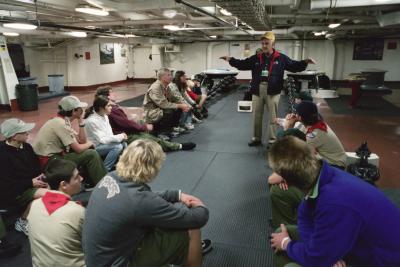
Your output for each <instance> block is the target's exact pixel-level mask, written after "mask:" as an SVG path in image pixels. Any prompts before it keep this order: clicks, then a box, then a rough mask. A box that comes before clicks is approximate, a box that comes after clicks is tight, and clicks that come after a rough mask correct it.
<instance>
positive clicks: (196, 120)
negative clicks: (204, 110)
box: [192, 116, 203, 123]
mask: <svg viewBox="0 0 400 267" xmlns="http://www.w3.org/2000/svg"><path fill="white" fill-rule="evenodd" d="M192 122H193V123H202V122H203V121H202V120H200V119H198V118H196V117H195V116H193V117H192Z"/></svg>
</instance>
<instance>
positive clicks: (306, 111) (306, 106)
mask: <svg viewBox="0 0 400 267" xmlns="http://www.w3.org/2000/svg"><path fill="white" fill-rule="evenodd" d="M295 109H296V112H297V114H299V115H300V116H301V117H303V118H309V117H310V116H312V115H313V114H317V115H318V108H317V105H315V103H313V102H311V101H301V103H299V104H298V105H296V106H295Z"/></svg>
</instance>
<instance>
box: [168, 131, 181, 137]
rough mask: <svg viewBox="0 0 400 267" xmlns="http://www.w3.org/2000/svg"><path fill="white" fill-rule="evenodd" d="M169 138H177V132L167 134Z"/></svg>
mask: <svg viewBox="0 0 400 267" xmlns="http://www.w3.org/2000/svg"><path fill="white" fill-rule="evenodd" d="M169 136H170V138H176V137H178V136H179V132H175V131H172V132H171V133H170V134H169Z"/></svg>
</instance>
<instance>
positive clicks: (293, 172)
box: [268, 136, 400, 267]
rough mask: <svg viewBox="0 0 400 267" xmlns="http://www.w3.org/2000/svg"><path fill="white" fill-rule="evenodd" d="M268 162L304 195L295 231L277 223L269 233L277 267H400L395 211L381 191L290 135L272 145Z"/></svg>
mask: <svg viewBox="0 0 400 267" xmlns="http://www.w3.org/2000/svg"><path fill="white" fill-rule="evenodd" d="M268 160H269V165H270V167H271V168H272V170H273V171H274V172H276V173H277V174H278V175H280V176H282V178H283V179H284V180H285V182H286V183H287V184H288V186H289V187H290V186H294V187H297V188H298V189H299V190H301V191H302V192H304V194H305V198H304V200H303V201H302V202H301V204H300V207H299V209H298V223H297V230H296V231H288V229H287V227H286V226H285V225H284V224H281V232H280V233H273V234H272V238H271V246H272V248H273V249H275V251H276V252H277V255H276V261H277V264H278V266H285V265H286V264H290V265H287V266H299V265H297V264H300V265H301V266H304V267H308V266H310V267H316V266H326V267H332V266H356V267H358V266H362V267H395V266H400V253H399V252H400V242H399V240H400V228H399V225H400V210H399V208H397V207H396V206H395V205H394V204H393V203H392V202H391V201H390V200H389V199H387V198H386V196H385V195H384V194H383V192H381V191H380V190H379V189H377V188H376V187H374V186H372V185H370V184H368V183H366V182H364V181H362V180H361V179H360V178H358V177H356V176H353V175H351V174H349V173H347V172H345V171H343V170H340V169H338V168H335V167H332V166H330V165H329V164H328V163H327V162H326V161H323V160H320V159H318V158H317V156H316V154H315V153H314V151H312V148H310V146H309V145H308V144H307V143H306V142H304V141H302V140H300V139H298V138H295V137H293V136H287V137H284V138H283V139H281V140H278V141H277V142H275V144H273V145H272V147H271V149H270V150H269V154H268ZM295 263H297V264H295Z"/></svg>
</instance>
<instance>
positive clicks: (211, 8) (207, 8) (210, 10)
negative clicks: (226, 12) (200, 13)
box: [200, 6, 215, 14]
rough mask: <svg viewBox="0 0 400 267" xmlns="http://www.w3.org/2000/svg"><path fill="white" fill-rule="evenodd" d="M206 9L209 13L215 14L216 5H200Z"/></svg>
mask: <svg viewBox="0 0 400 267" xmlns="http://www.w3.org/2000/svg"><path fill="white" fill-rule="evenodd" d="M200 8H201V9H203V10H204V11H207V12H208V13H211V14H215V7H214V6H203V7H200Z"/></svg>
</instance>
